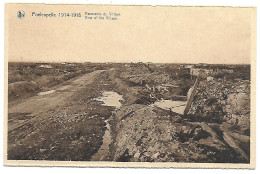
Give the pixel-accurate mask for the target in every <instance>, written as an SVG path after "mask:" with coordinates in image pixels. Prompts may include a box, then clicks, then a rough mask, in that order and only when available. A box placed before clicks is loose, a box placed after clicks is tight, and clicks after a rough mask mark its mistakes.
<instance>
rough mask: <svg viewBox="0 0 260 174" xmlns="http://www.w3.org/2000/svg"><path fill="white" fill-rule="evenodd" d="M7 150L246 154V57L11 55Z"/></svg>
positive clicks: (203, 158) (192, 157) (191, 156)
mask: <svg viewBox="0 0 260 174" xmlns="http://www.w3.org/2000/svg"><path fill="white" fill-rule="evenodd" d="M196 83H197V86H196V85H194V84H196ZM189 101H191V102H190V104H191V105H190V107H188V110H187V112H186V113H184V109H186V108H187V105H188V104H187V103H189ZM8 159H9V160H59V161H70V160H72V161H124V162H128V161H131V162H193V163H197V162H205V163H209V162H210V163H249V162H250V66H249V65H207V64H197V65H188V64H154V63H142V62H139V63H66V62H65V63H15V62H12V63H9V67H8Z"/></svg>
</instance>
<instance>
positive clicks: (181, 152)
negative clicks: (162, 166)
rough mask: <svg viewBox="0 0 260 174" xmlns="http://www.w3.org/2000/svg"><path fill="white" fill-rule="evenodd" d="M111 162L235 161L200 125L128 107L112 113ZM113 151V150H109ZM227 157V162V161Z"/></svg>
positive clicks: (215, 134) (155, 110)
mask: <svg viewBox="0 0 260 174" xmlns="http://www.w3.org/2000/svg"><path fill="white" fill-rule="evenodd" d="M114 119H115V120H116V121H115V122H114V128H113V132H117V134H114V135H113V136H114V141H113V145H112V147H110V150H111V153H112V154H113V155H111V156H112V159H111V160H113V161H121V162H125V161H132V162H166V161H167V162H194V161H196V162H232V161H235V160H237V159H238V157H237V154H232V151H230V149H229V147H228V146H227V145H226V144H225V143H224V142H223V141H222V140H221V138H220V136H221V135H220V134H219V133H218V132H216V131H215V130H213V129H212V128H211V127H209V126H208V125H207V124H206V123H204V122H202V123H199V122H187V121H184V120H183V119H182V118H181V117H180V115H175V116H174V117H170V116H169V114H168V112H166V111H162V110H160V109H158V108H156V107H152V106H150V107H149V106H144V105H137V104H135V105H131V106H128V107H122V108H121V109H120V110H118V111H117V112H116V113H115V118H114ZM112 149H113V150H112ZM226 156H228V158H226Z"/></svg>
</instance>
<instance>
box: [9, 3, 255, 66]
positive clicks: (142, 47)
mask: <svg viewBox="0 0 260 174" xmlns="http://www.w3.org/2000/svg"><path fill="white" fill-rule="evenodd" d="M21 9H22V10H23V11H24V12H25V13H26V16H25V18H23V19H18V18H17V11H18V10H21ZM86 11H87V12H100V13H104V12H107V13H109V12H117V13H120V15H121V16H119V17H118V19H117V20H116V21H111V20H86V19H84V13H85V12H86ZM32 12H37V13H39V12H42V13H50V12H54V13H56V14H57V15H58V13H59V12H81V14H82V17H81V18H66V19H64V18H58V17H56V18H47V19H46V18H44V17H32V16H31V13H32ZM7 13H8V15H7V22H8V23H7V26H6V34H7V35H6V36H7V37H6V39H7V42H6V48H7V49H6V53H7V57H8V58H9V61H21V60H22V61H45V62H46V61H52V62H53V61H72V62H87V61H90V62H113V61H115V62H132V61H133V62H135V61H143V62H158V63H219V64H225V63H232V64H243V63H246V64H249V63H250V57H251V54H250V52H251V36H253V35H252V34H251V30H252V29H254V22H252V21H254V15H255V13H254V9H252V8H212V7H211V8H209V7H203V8H199V7H196V8H195V7H186V8H185V7H146V6H125V7H121V6H114V7H113V6H77V5H74V6H65V5H63V6H60V8H57V7H56V8H55V6H51V5H48V6H46V5H45V6H44V5H41V6H40V5H38V6H37V7H35V6H32V5H26V6H21V5H10V6H9V7H8V8H7ZM253 37H254V36H253Z"/></svg>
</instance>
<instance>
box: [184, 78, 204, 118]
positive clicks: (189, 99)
mask: <svg viewBox="0 0 260 174" xmlns="http://www.w3.org/2000/svg"><path fill="white" fill-rule="evenodd" d="M199 82H200V76H198V77H197V79H196V81H195V84H194V86H193V89H192V91H191V94H190V97H189V98H188V101H187V104H186V107H185V109H184V115H187V113H188V112H189V109H190V107H191V104H192V100H193V98H194V96H195V92H196V90H197V87H198V85H199Z"/></svg>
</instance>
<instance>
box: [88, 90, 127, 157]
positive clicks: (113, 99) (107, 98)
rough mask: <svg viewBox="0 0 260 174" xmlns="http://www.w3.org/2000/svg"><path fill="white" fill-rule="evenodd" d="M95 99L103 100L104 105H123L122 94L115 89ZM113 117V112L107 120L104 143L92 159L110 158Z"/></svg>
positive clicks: (116, 106) (117, 106)
mask: <svg viewBox="0 0 260 174" xmlns="http://www.w3.org/2000/svg"><path fill="white" fill-rule="evenodd" d="M94 100H97V101H102V102H103V103H102V105H104V106H112V107H115V108H116V109H118V108H120V107H121V105H122V104H121V101H123V97H122V95H119V94H118V93H116V92H113V91H104V92H103V93H102V96H101V97H98V98H95V99H94ZM111 119H113V113H112V114H111V116H110V117H109V118H108V119H107V120H105V123H106V130H105V134H104V135H103V141H102V145H101V147H100V148H99V150H98V151H97V152H96V153H95V154H94V155H93V156H92V157H91V161H107V160H108V152H109V145H110V144H111V142H112V136H111V133H110V130H111V129H110V124H109V121H110V120H111Z"/></svg>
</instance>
